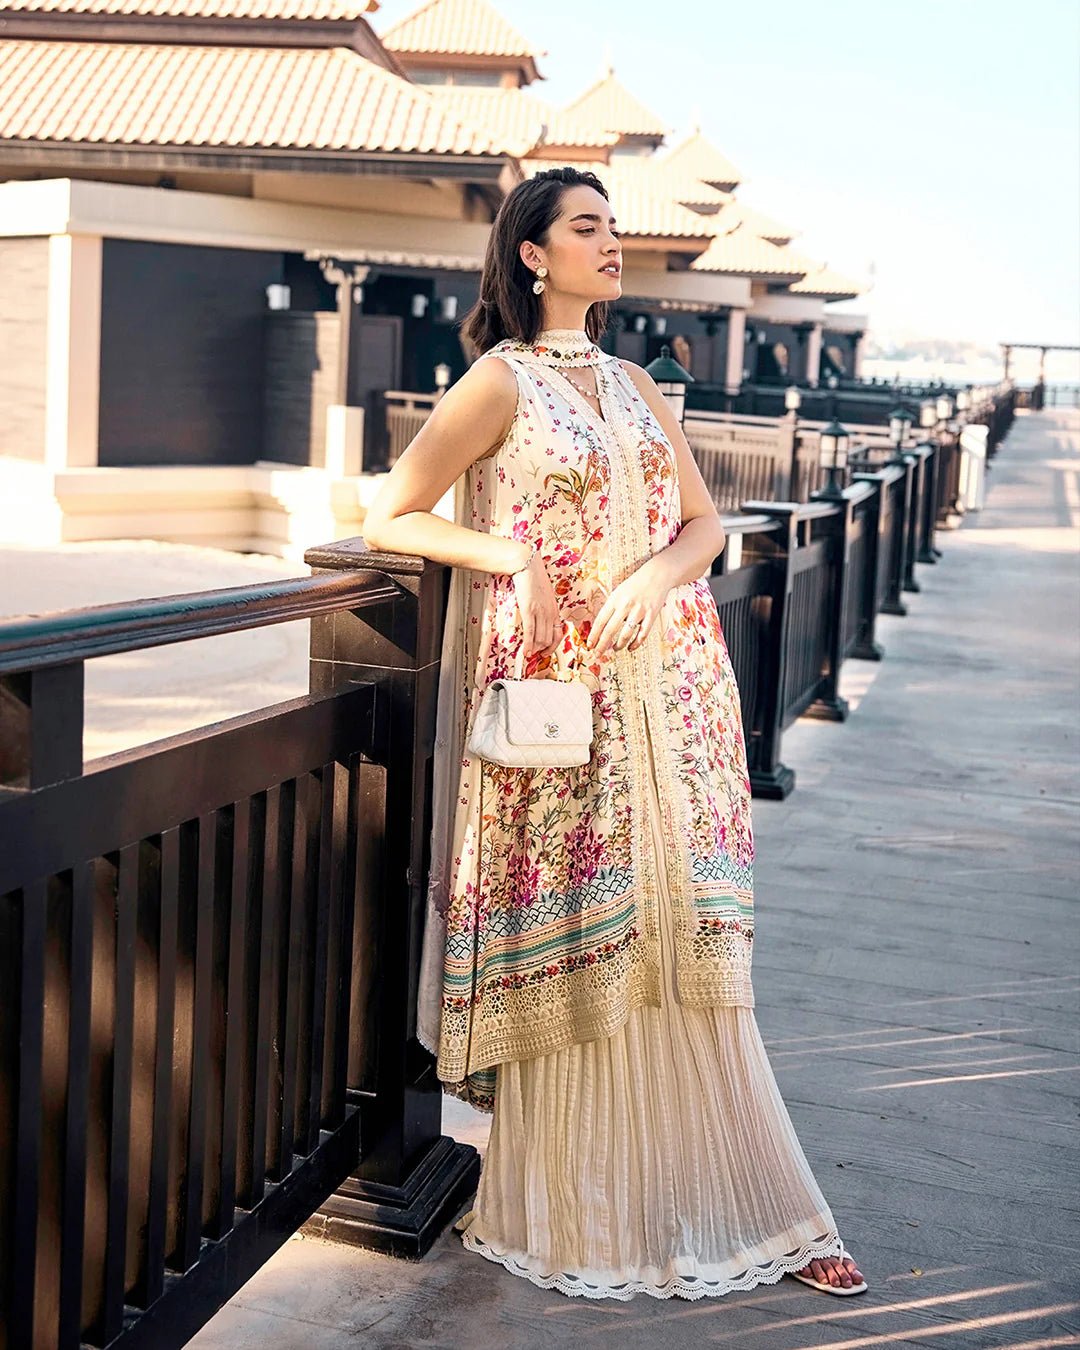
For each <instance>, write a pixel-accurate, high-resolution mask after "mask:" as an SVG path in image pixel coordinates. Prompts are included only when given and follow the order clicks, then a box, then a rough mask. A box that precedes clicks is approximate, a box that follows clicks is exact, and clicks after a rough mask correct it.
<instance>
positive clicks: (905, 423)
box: [889, 407, 915, 450]
mask: <svg viewBox="0 0 1080 1350" xmlns="http://www.w3.org/2000/svg"><path fill="white" fill-rule="evenodd" d="M914 420H915V418H914V415H913V414H912V412H911V410H910V409H909V408H904V407H896V408H894V409H893V410H892V412H891V413H890V414H889V439H890V440H891V441H892V443H893V446H894V447H895V448H896V449H897V450H900V449H902V448H903V446H904V443H905V442H906V441H907V438H908V432H909V431H910V430H911V424H912V422H914Z"/></svg>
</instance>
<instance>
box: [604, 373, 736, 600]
mask: <svg viewBox="0 0 1080 1350" xmlns="http://www.w3.org/2000/svg"><path fill="white" fill-rule="evenodd" d="M622 364H623V367H624V368H625V370H626V373H627V374H628V375H629V376H630V378H631V379H632V380H633V381H634V384H635V385H636V386H637V389H638V392H639V393H640V394H641V396H642V398H644V400H645V402H646V403H647V404H648V405H649V408H650V410H651V411H652V414H653V416H654V417H655V418H656V420H657V421H658V422H659V423H660V426H661V427H662V429H663V431H664V434H665V435H666V436H667V438H668V440H669V441H670V442H671V444H672V447H673V448H674V450H675V459H676V461H677V463H678V466H679V496H680V499H681V501H682V520H683V525H682V529H681V530H680V531H679V535H678V538H676V539H675V540H674V542H673V543H671V544H669V545H668V546H667V548H664V549H661V550H660V552H659V553H654V554H653V556H652V557H651V558H650V559H649V560H648V561H647V562H646V563H643V564H642V566H643V567H645V568H648V569H649V570H650V571H656V572H658V573H659V574H660V576H661V577H662V579H663V581H664V583H665V584H666V585H667V586H669V587H670V586H680V585H682V583H683V582H685V581H696V580H697V579H698V577H700V576H702V575H703V573H705V572H707V571H708V570H709V568H710V567H711V566H712V562H713V559H714V558H716V557H718V556H719V555H720V554H721V553H723V551H724V545H725V544H726V542H727V535H726V533H725V531H724V527H723V525H722V524H721V522H720V516H719V514H718V512H717V510H716V505H715V503H714V502H713V499H712V497H711V496H710V495H709V489H708V488H707V487H706V486H705V480H704V478H702V476H701V470H700V469H699V468H698V466H697V460H696V459H695V458H694V452H693V451H692V450H691V449H690V443H689V441H688V440H687V439H686V436H685V434H684V432H683V429H682V427H681V426H680V425H679V421H678V418H677V417H676V416H675V414H674V412H672V410H671V404H670V403H668V401H667V399H666V398H665V397H664V396H663V394H662V393H661V392H660V390H659V389H658V388H657V387H656V382H655V381H654V380H653V378H652V376H651V375H649V374H647V373H646V372H645V371H644V370H642V368H641V367H640V366H637V365H635V364H634V363H633V362H632V361H624V362H623V363H622Z"/></svg>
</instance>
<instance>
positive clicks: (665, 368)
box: [645, 345, 694, 426]
mask: <svg viewBox="0 0 1080 1350" xmlns="http://www.w3.org/2000/svg"><path fill="white" fill-rule="evenodd" d="M645 373H646V374H647V375H651V376H652V377H653V379H654V380H655V381H656V386H657V388H658V389H659V390H660V392H661V393H662V394H663V395H664V397H665V398H666V399H667V401H668V402H669V403H670V404H671V408H672V411H673V412H674V413H675V416H676V417H677V418H678V421H679V425H680V426H682V423H683V419H684V417H685V415H686V386H687V385H688V384H693V383H694V377H693V375H691V374H690V372H689V371H688V370H684V369H683V367H682V366H680V365H679V363H678V361H676V360H675V358H674V357H673V356H672V354H671V348H670V347H668V346H667V345H665V346H663V347H661V348H660V355H659V356H658V357H656V358H655V360H653V361H650V362H649V364H648V365H647V366H646V367H645Z"/></svg>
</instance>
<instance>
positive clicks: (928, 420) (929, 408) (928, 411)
mask: <svg viewBox="0 0 1080 1350" xmlns="http://www.w3.org/2000/svg"><path fill="white" fill-rule="evenodd" d="M936 421H937V409H936V408H935V407H934V405H933V404H932V403H929V402H927V403H923V404H921V405H920V407H919V426H920V427H922V429H923V430H924V431H929V430H930V428H931V427H932V426H933V425H934V423H935V422H936Z"/></svg>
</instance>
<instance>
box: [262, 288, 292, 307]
mask: <svg viewBox="0 0 1080 1350" xmlns="http://www.w3.org/2000/svg"><path fill="white" fill-rule="evenodd" d="M291 301H292V292H291V291H290V289H289V287H288V286H285V285H283V284H282V283H281V282H280V281H275V282H272V283H271V284H270V285H269V286H267V288H266V307H267V309H288V308H289V305H290V303H291Z"/></svg>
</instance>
